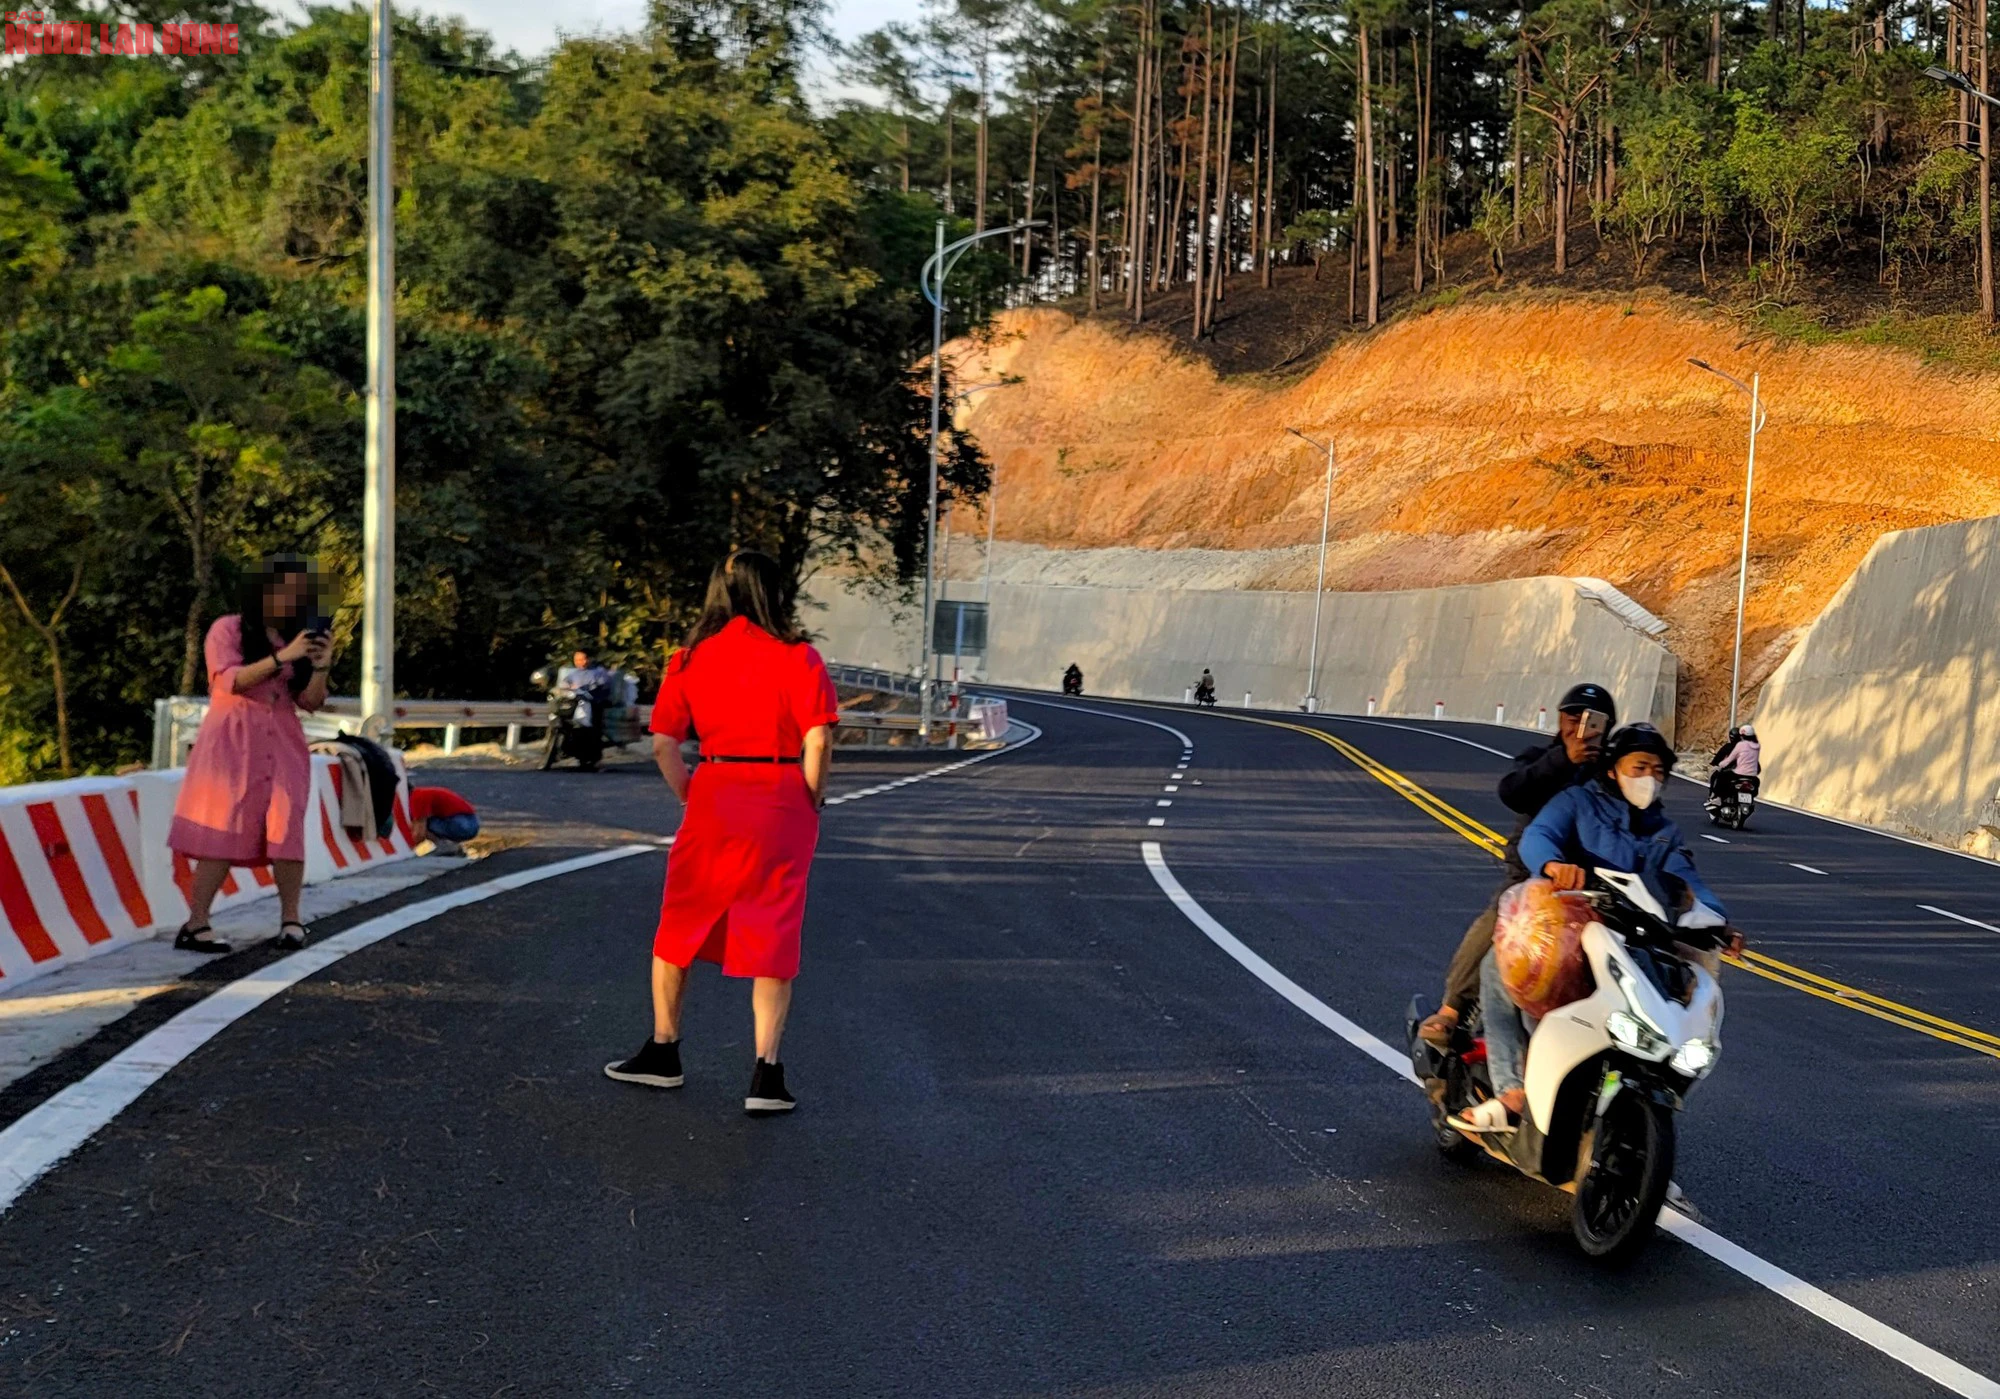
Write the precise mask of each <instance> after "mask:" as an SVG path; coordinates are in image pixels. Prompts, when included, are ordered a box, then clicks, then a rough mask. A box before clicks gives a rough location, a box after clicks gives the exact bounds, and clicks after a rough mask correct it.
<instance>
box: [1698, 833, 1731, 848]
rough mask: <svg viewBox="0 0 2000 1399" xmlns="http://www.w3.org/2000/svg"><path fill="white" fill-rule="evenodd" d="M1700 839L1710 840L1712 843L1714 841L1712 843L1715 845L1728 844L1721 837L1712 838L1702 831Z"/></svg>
mask: <svg viewBox="0 0 2000 1399" xmlns="http://www.w3.org/2000/svg"><path fill="white" fill-rule="evenodd" d="M1701 838H1702V839H1703V840H1712V841H1714V842H1715V843H1716V844H1717V845H1727V844H1729V842H1728V841H1726V840H1724V839H1723V838H1722V837H1721V836H1712V835H1710V834H1709V833H1708V832H1707V831H1703V832H1702V833H1701Z"/></svg>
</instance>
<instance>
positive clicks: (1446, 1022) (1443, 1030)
mask: <svg viewBox="0 0 2000 1399" xmlns="http://www.w3.org/2000/svg"><path fill="white" fill-rule="evenodd" d="M1457 1029H1458V1012H1457V1011H1455V1010H1441V1011H1438V1012H1437V1013H1436V1014H1434V1015H1427V1016H1425V1017H1424V1023H1423V1024H1421V1025H1419V1026H1417V1038H1418V1039H1420V1040H1422V1041H1423V1042H1424V1043H1425V1044H1428V1045H1432V1046H1435V1047H1436V1048H1438V1049H1450V1048H1451V1036H1452V1032H1453V1031H1455V1030H1457Z"/></svg>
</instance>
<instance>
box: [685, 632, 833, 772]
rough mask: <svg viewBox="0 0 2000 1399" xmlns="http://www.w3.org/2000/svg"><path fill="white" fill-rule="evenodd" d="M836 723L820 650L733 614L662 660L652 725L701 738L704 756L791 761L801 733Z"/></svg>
mask: <svg viewBox="0 0 2000 1399" xmlns="http://www.w3.org/2000/svg"><path fill="white" fill-rule="evenodd" d="M690 657H692V660H690ZM839 722H840V704H839V700H838V699H837V698H836V696H835V695H834V690H833V677H832V676H830V675H828V674H827V673H826V662H825V661H823V660H821V659H820V655H819V652H817V651H815V650H814V649H813V648H812V647H810V646H808V645H806V644H805V643H804V642H794V643H786V642H783V641H780V640H778V639H777V638H776V637H774V636H772V635H771V634H770V633H769V632H767V631H765V630H764V629H763V628H762V627H759V626H757V625H756V624H755V623H753V622H751V621H749V620H748V619H747V618H743V617H736V618H733V619H731V621H730V623H729V625H728V626H726V627H724V628H723V629H722V630H721V631H719V632H717V633H716V634H715V635H714V636H711V637H709V638H708V639H707V640H706V641H704V642H702V643H701V644H700V645H699V646H696V647H694V648H692V649H691V650H686V651H677V652H675V653H674V655H673V658H672V659H671V660H669V661H668V662H667V675H666V679H664V680H662V681H661V682H660V697H659V699H657V700H655V701H654V703H653V722H652V730H653V732H654V733H656V734H665V735H667V736H668V737H669V738H677V739H689V738H696V739H699V740H701V751H702V752H703V754H705V755H707V756H710V757H737V758H796V757H798V756H799V753H800V750H801V749H802V748H803V747H804V746H805V735H806V731H807V730H809V729H816V728H818V727H819V726H820V725H822V724H837V723H839Z"/></svg>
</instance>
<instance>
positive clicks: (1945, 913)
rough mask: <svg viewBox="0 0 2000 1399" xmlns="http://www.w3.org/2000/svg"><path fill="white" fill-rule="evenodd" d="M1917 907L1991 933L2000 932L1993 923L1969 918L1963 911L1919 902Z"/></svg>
mask: <svg viewBox="0 0 2000 1399" xmlns="http://www.w3.org/2000/svg"><path fill="white" fill-rule="evenodd" d="M1917 907H1918V908H1920V909H1922V910H1923V911H1924V912H1925V913H1935V914H1938V915H1940V916H1942V917H1945V918H1954V919H1957V920H1958V921H1959V922H1961V923H1970V924H1971V925H1972V926H1973V927H1975V928H1984V929H1985V930H1986V931H1987V932H1989V933H2000V928H1996V927H1994V926H1993V925H1992V924H1991V923H1982V922H1980V921H1979V920H1978V919H1977V918H1967V917H1966V916H1965V915H1964V914H1962V913H1953V912H1952V911H1951V910H1950V909H1948V908H1939V907H1938V906H1937V905H1936V904H1918V905H1917Z"/></svg>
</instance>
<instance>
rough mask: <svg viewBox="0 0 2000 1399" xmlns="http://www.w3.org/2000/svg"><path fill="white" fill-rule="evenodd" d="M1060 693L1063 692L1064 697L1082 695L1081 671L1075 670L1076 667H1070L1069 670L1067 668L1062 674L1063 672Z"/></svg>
mask: <svg viewBox="0 0 2000 1399" xmlns="http://www.w3.org/2000/svg"><path fill="white" fill-rule="evenodd" d="M1062 692H1063V693H1064V694H1066V695H1080V694H1082V693H1083V672H1082V671H1080V670H1078V669H1077V668H1076V667H1074V666H1071V667H1070V668H1069V669H1068V670H1066V671H1064V672H1063V688H1062Z"/></svg>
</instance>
